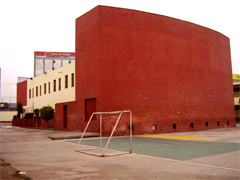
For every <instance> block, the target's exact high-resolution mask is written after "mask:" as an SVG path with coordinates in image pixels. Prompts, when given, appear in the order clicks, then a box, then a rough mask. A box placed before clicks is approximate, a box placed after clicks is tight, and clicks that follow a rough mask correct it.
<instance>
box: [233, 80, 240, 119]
mask: <svg viewBox="0 0 240 180" xmlns="http://www.w3.org/2000/svg"><path fill="white" fill-rule="evenodd" d="M233 89H234V105H235V118H236V121H237V122H240V82H235V83H233Z"/></svg>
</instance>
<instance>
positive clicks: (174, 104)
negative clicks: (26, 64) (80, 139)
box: [76, 6, 235, 135]
mask: <svg viewBox="0 0 240 180" xmlns="http://www.w3.org/2000/svg"><path fill="white" fill-rule="evenodd" d="M89 98H96V100H97V107H96V109H97V111H114V110H127V109H130V110H132V111H133V126H134V133H135V134H143V133H158V132H174V131H191V130H202V129H211V128H218V127H225V126H235V120H234V105H233V90H232V70H231V56H230V44H229V38H227V37H226V36H224V35H222V34H221V33H218V32H216V31H213V30H211V29H208V28H205V27H202V26H199V25H196V24H193V23H189V22H186V21H182V20H178V19H174V18H170V17H166V16H161V15H156V14H150V13H145V12H140V11H135V10H128V9H121V8H113V7H105V6H97V7H96V8H94V9H93V10H91V11H89V12H88V13H86V14H84V15H83V16H81V17H79V18H78V19H77V20H76V101H77V102H78V104H79V107H78V108H79V109H81V110H80V112H79V117H81V118H82V121H84V118H83V117H84V108H85V107H84V99H89ZM113 124H114V122H111V121H110V120H109V121H108V122H107V123H106V124H105V125H104V127H106V129H105V133H106V134H109V132H110V129H108V128H107V127H111V126H113ZM173 124H176V128H174V127H173V126H174V125H173ZM152 125H156V130H152ZM82 126H84V125H82ZM128 126H129V123H128V121H126V122H125V124H122V125H120V126H119V128H118V129H117V134H121V135H124V134H127V131H128Z"/></svg>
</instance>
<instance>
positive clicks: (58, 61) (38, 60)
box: [34, 51, 75, 77]
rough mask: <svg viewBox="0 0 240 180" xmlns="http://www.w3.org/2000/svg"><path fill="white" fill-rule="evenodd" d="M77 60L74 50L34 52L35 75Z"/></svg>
mask: <svg viewBox="0 0 240 180" xmlns="http://www.w3.org/2000/svg"><path fill="white" fill-rule="evenodd" d="M73 62H75V53H73V52H40V51H35V52H34V77H36V76H39V75H41V74H44V73H48V72H50V71H52V70H54V69H58V68H60V67H62V66H65V65H67V64H71V63H73Z"/></svg>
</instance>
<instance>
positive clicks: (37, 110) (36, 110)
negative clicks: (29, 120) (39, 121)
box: [33, 108, 39, 117]
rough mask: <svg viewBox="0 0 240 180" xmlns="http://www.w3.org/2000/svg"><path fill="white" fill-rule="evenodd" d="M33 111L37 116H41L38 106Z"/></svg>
mask: <svg viewBox="0 0 240 180" xmlns="http://www.w3.org/2000/svg"><path fill="white" fill-rule="evenodd" d="M33 113H34V115H35V116H37V117H38V116H39V109H38V108H36V109H34V110H33Z"/></svg>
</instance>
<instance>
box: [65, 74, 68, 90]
mask: <svg viewBox="0 0 240 180" xmlns="http://www.w3.org/2000/svg"><path fill="white" fill-rule="evenodd" d="M65 88H68V75H66V76H65Z"/></svg>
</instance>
